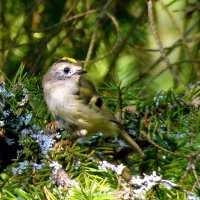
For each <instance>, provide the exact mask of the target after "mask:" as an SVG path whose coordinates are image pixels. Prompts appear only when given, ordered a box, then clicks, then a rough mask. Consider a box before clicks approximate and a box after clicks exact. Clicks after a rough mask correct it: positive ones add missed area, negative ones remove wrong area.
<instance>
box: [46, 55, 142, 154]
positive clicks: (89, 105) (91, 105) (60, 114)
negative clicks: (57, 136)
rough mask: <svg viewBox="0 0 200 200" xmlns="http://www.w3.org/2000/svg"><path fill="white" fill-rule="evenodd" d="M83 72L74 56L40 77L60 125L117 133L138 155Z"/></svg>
mask: <svg viewBox="0 0 200 200" xmlns="http://www.w3.org/2000/svg"><path fill="white" fill-rule="evenodd" d="M84 73H86V70H83V69H82V68H81V67H80V66H79V65H78V63H77V62H76V61H75V60H74V59H68V58H65V59H64V60H60V61H58V62H56V63H54V64H53V65H52V66H51V67H50V69H49V70H48V71H47V73H46V74H45V76H44V77H43V89H44V96H45V100H46V103H47V105H48V108H49V110H50V112H51V113H52V114H53V116H54V117H55V118H56V119H58V121H59V122H60V124H61V125H62V126H64V127H68V126H70V127H73V128H74V129H75V130H84V131H85V133H86V135H90V134H94V133H97V132H103V133H105V134H107V135H111V136H113V137H115V136H117V135H118V134H120V135H121V136H122V137H123V138H124V139H125V140H126V141H127V142H128V143H129V145H130V146H131V147H132V148H134V149H135V150H136V151H137V152H138V153H139V154H140V155H141V156H143V155H144V153H143V152H142V150H141V149H140V147H139V146H138V145H137V143H136V142H135V141H134V140H133V139H132V138H131V137H130V136H129V135H128V134H127V133H126V132H125V131H124V130H123V129H122V128H121V126H120V123H119V122H118V121H117V120H116V118H115V116H114V114H113V113H112V112H111V111H110V110H109V108H108V107H106V105H105V104H104V103H103V100H102V99H101V98H100V97H99V96H98V93H97V91H96V88H95V86H94V84H93V83H92V82H91V81H90V80H88V79H86V78H85V77H84V76H82V75H83V74H84Z"/></svg>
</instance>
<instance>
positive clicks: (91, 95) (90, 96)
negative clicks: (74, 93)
mask: <svg viewBox="0 0 200 200" xmlns="http://www.w3.org/2000/svg"><path fill="white" fill-rule="evenodd" d="M79 86H80V91H79V97H80V98H81V99H82V100H83V101H84V102H85V103H86V104H87V105H88V106H89V107H90V108H92V109H94V110H95V111H96V112H98V113H100V114H102V115H103V116H105V117H106V118H108V119H109V120H110V121H112V122H115V123H117V124H120V123H119V122H118V121H117V119H116V118H115V115H114V114H113V113H112V111H111V110H110V109H109V108H108V107H107V106H106V105H105V104H104V102H103V100H102V98H100V97H99V96H98V94H97V91H96V88H95V86H94V84H93V83H92V82H91V81H90V80H88V79H86V78H85V77H81V78H80V80H79Z"/></svg>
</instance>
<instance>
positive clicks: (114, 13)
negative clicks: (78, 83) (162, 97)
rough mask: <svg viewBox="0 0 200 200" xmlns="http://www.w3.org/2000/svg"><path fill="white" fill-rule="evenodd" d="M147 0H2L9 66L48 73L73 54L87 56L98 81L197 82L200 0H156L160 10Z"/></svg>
mask: <svg viewBox="0 0 200 200" xmlns="http://www.w3.org/2000/svg"><path fill="white" fill-rule="evenodd" d="M147 2H150V1H141V0H124V1H120V0H116V1H110V0H99V1H95V0H90V1H89V0H88V1H87V0H68V1H67V0H54V1H49V0H37V1H36V0H35V1H30V0H15V1H11V0H7V1H6V0H1V1H0V33H1V34H0V69H1V73H5V74H6V76H7V77H8V78H12V77H14V76H15V74H16V71H17V70H18V68H19V66H20V64H21V63H24V64H25V69H26V71H27V72H28V73H30V74H36V75H40V76H42V74H43V73H44V72H45V71H46V70H47V69H48V67H49V66H50V65H51V64H52V63H53V62H54V61H56V60H58V59H60V58H62V57H64V56H68V57H73V58H75V59H77V60H79V61H82V64H83V65H84V66H87V68H88V69H89V74H88V76H89V77H90V78H91V79H93V80H94V82H96V84H97V85H100V84H101V83H102V82H103V81H106V82H107V81H108V82H115V83H116V82H119V83H120V84H122V86H131V87H137V88H138V87H139V88H141V94H148V93H154V92H156V91H159V90H167V89H169V88H171V87H177V86H179V85H188V84H190V83H195V82H197V81H198V80H199V77H200V68H199V63H200V59H199V47H200V43H199V41H200V33H199V30H200V12H199V10H200V3H199V1H198V0H181V1H180V0H165V1H155V2H154V4H153V8H152V10H151V8H150V6H148V3H147ZM151 12H153V14H152V13H151ZM148 13H149V15H148ZM151 17H153V19H152V20H150V18H151ZM159 43H160V45H159ZM162 46H163V49H162ZM84 61H87V62H84ZM1 79H4V77H3V75H2V76H1Z"/></svg>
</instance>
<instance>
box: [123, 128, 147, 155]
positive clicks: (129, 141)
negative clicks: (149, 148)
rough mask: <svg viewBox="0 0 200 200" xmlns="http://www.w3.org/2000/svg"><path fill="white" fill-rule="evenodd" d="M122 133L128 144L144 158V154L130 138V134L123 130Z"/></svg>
mask: <svg viewBox="0 0 200 200" xmlns="http://www.w3.org/2000/svg"><path fill="white" fill-rule="evenodd" d="M120 133H121V135H122V137H123V138H124V139H125V140H126V141H127V142H128V144H129V145H130V146H131V147H132V148H133V149H134V150H136V151H137V152H138V153H139V154H140V155H141V156H144V153H143V151H142V149H141V148H140V147H139V145H138V144H137V143H136V142H135V141H134V140H133V139H132V138H131V137H130V136H129V134H128V133H127V132H126V131H124V130H123V129H120Z"/></svg>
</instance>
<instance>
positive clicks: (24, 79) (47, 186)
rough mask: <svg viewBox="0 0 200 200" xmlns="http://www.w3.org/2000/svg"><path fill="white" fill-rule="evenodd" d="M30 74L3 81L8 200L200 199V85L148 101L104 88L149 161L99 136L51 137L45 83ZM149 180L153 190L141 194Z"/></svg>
mask: <svg viewBox="0 0 200 200" xmlns="http://www.w3.org/2000/svg"><path fill="white" fill-rule="evenodd" d="M23 69H24V66H23V65H21V67H20V68H19V71H18V73H17V74H16V77H15V78H14V79H13V81H12V82H8V83H7V84H3V83H1V93H0V94H1V96H0V97H1V115H0V121H1V138H0V142H1V146H2V145H3V147H4V150H3V149H2V148H1V152H0V156H1V162H0V167H1V173H0V197H1V199H5V200H7V199H27V200H29V199H45V198H47V199H51V200H54V199H73V200H76V199H83V200H86V199H87V200H90V199H91V200H92V199H96V200H98V199H105V200H106V199H109V200H110V199H126V198H132V199H143V198H148V199H187V198H189V196H192V195H193V196H194V195H196V196H199V189H198V181H199V180H198V176H199V171H200V165H199V161H198V160H199V156H198V155H199V148H200V146H199V142H200V136H199V132H200V126H199V124H200V116H199V113H200V112H199V101H198V99H199V94H200V86H199V83H197V84H195V85H191V86H190V87H182V88H178V89H176V90H169V91H167V92H164V91H162V92H159V93H158V94H156V95H154V96H149V97H145V98H142V97H137V90H131V89H130V88H128V87H127V88H120V87H119V86H117V85H112V86H110V85H105V87H102V89H101V90H100V92H101V93H102V95H104V94H106V96H107V97H106V99H105V100H106V102H107V103H108V105H110V107H111V108H113V110H118V113H122V115H121V116H122V117H123V118H124V126H125V127H126V130H127V132H128V133H129V134H130V135H131V136H132V137H133V138H134V139H135V140H137V142H138V143H139V144H140V146H141V148H142V149H143V151H144V153H145V156H144V158H139V156H138V155H137V154H136V153H135V152H133V151H132V150H131V149H130V148H129V147H128V145H126V144H125V143H124V142H123V141H121V140H120V139H119V140H114V141H113V138H107V137H103V136H102V135H101V134H96V135H94V136H92V137H91V138H85V139H83V138H79V139H78V140H77V139H76V133H73V134H69V132H68V131H67V130H60V131H59V132H56V131H54V132H45V131H44V130H45V126H46V124H47V123H48V122H49V121H50V114H49V113H48V111H47V108H46V105H45V102H44V100H43V94H42V88H41V80H40V78H37V77H35V76H32V77H30V76H28V75H27V74H23ZM34 85H35V86H34ZM118 85H120V84H118ZM115 88H116V89H115ZM113 97H116V100H115V99H114V98H113ZM119 97H120V98H119ZM121 101H122V102H121ZM119 104H120V105H119ZM124 107H126V109H124ZM133 107H134V109H135V111H134V112H133V111H132V110H131V109H132V108H133ZM130 108H131V109H130ZM120 109H121V110H120ZM9 149H11V150H12V151H10V150H9ZM4 155H6V156H4ZM120 166H121V167H122V168H120ZM124 167H125V168H124ZM120 169H121V170H120ZM119 171H121V172H119ZM155 172H156V174H155ZM143 173H145V174H146V175H145V176H144V177H143V178H142V176H141V175H143ZM151 174H152V175H151ZM148 180H151V181H153V182H154V181H155V182H154V185H153V186H150V187H149V188H145V187H144V188H143V189H141V191H140V193H139V194H140V196H137V195H136V194H137V192H136V190H138V188H142V185H143V184H142V183H143V182H144V185H145V184H146V185H148V183H149V182H148ZM127 195H128V196H129V197H127Z"/></svg>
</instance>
